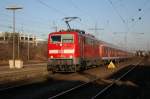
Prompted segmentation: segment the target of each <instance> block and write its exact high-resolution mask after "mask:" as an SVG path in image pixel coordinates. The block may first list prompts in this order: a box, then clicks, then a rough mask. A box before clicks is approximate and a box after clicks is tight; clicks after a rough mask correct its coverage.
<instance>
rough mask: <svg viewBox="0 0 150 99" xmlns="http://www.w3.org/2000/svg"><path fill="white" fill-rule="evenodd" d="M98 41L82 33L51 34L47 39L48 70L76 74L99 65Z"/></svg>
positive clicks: (73, 31) (77, 31)
mask: <svg viewBox="0 0 150 99" xmlns="http://www.w3.org/2000/svg"><path fill="white" fill-rule="evenodd" d="M98 50H99V41H98V40H96V39H95V37H94V36H92V35H89V34H85V32H84V31H79V30H68V31H60V32H53V33H50V34H49V38H48V69H50V70H52V71H53V72H76V71H79V70H82V69H86V68H88V67H90V66H91V65H98V64H99V63H100V57H99V52H98Z"/></svg>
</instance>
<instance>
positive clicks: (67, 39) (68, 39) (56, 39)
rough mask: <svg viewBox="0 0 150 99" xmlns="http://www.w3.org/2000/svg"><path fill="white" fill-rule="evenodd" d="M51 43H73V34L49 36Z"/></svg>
mask: <svg viewBox="0 0 150 99" xmlns="http://www.w3.org/2000/svg"><path fill="white" fill-rule="evenodd" d="M51 41H52V42H53V43H60V42H62V43H73V42H74V38H73V34H61V35H53V36H51Z"/></svg>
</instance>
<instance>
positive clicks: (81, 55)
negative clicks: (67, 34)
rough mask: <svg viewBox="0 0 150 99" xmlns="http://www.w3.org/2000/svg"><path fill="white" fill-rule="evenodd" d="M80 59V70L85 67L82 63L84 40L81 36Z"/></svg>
mask: <svg viewBox="0 0 150 99" xmlns="http://www.w3.org/2000/svg"><path fill="white" fill-rule="evenodd" d="M79 39H80V59H81V61H80V62H81V68H82V69H83V68H84V66H85V62H84V54H85V53H84V43H85V39H84V37H83V36H80V38H79Z"/></svg>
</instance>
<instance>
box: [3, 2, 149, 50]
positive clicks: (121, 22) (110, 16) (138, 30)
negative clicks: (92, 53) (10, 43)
mask: <svg viewBox="0 0 150 99" xmlns="http://www.w3.org/2000/svg"><path fill="white" fill-rule="evenodd" d="M12 4H15V5H18V6H21V7H23V9H22V10H18V11H16V31H19V32H25V33H26V34H34V35H37V36H38V37H40V38H47V35H48V34H49V33H50V32H53V31H55V30H56V29H55V28H54V27H56V26H57V27H58V29H65V28H66V24H65V23H64V21H63V20H62V19H63V18H64V17H68V16H70V17H79V18H80V19H81V20H78V19H77V20H74V21H72V22H71V23H70V25H71V27H72V28H78V29H82V30H85V31H86V32H88V33H91V34H93V35H95V36H96V37H97V38H99V39H101V40H104V41H107V42H110V43H113V44H116V45H119V46H121V47H126V46H127V47H128V49H130V50H134V49H144V50H147V49H150V40H149V38H150V27H149V26H150V20H149V18H150V0H1V1H0V31H2V32H3V31H12V28H10V27H11V26H12V11H8V10H6V9H5V8H6V7H8V6H10V5H12ZM91 28H93V29H94V28H97V29H101V30H97V31H94V30H91Z"/></svg>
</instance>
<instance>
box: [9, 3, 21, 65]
mask: <svg viewBox="0 0 150 99" xmlns="http://www.w3.org/2000/svg"><path fill="white" fill-rule="evenodd" d="M6 9H7V10H12V11H13V34H14V35H13V66H14V67H15V11H16V10H19V9H22V7H18V6H16V5H11V6H9V7H7V8H6Z"/></svg>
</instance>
